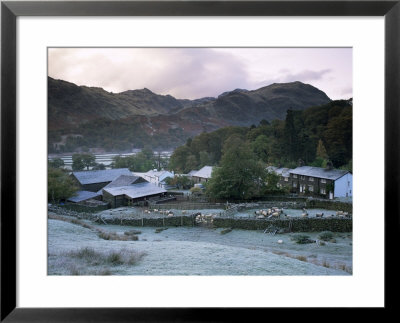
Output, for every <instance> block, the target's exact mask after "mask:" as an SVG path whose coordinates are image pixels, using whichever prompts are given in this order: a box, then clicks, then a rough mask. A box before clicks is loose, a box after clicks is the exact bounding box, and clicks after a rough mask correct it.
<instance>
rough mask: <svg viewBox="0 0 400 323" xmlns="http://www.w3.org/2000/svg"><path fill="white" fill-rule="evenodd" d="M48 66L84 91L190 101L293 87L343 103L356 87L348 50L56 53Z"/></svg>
mask: <svg viewBox="0 0 400 323" xmlns="http://www.w3.org/2000/svg"><path fill="white" fill-rule="evenodd" d="M48 64H49V68H48V73H49V76H51V77H53V78H56V79H62V80H66V81H69V82H73V83H75V84H78V85H86V86H96V87H102V88H104V89H105V90H107V91H112V92H122V91H127V90H134V89H142V88H144V87H146V88H148V89H150V90H151V91H153V92H155V93H159V94H164V95H165V94H170V95H173V96H174V97H176V98H188V99H196V98H201V97H204V96H218V95H219V94H221V93H222V92H225V91H230V90H233V89H236V88H245V89H248V90H254V89H257V88H260V87H263V86H266V85H269V84H272V83H285V82H293V81H301V82H304V83H309V84H312V85H313V86H315V87H317V88H319V89H321V90H322V91H324V92H326V93H327V94H328V96H329V97H331V98H342V97H343V95H342V94H341V91H345V90H344V87H345V85H348V84H351V83H352V51H351V49H343V48H339V49H335V48H319V49H318V48H180V47H178V48H51V49H49V55H48ZM348 90H349V88H348V89H347V90H346V93H344V94H346V95H347V96H348V93H349V92H348ZM350 91H351V90H350Z"/></svg>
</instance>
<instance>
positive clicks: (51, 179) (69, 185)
mask: <svg viewBox="0 0 400 323" xmlns="http://www.w3.org/2000/svg"><path fill="white" fill-rule="evenodd" d="M77 191H78V187H77V186H76V185H75V183H74V181H73V179H72V178H71V177H70V176H68V174H67V173H66V172H65V171H63V170H62V169H59V168H49V169H48V185H47V198H48V201H49V202H51V203H59V202H60V201H61V200H65V199H67V198H68V197H71V196H74V195H75V193H76V192H77Z"/></svg>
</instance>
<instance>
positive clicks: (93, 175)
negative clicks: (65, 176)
mask: <svg viewBox="0 0 400 323" xmlns="http://www.w3.org/2000/svg"><path fill="white" fill-rule="evenodd" d="M121 175H128V176H131V175H132V173H131V172H130V171H129V169H128V168H115V169H104V170H90V171H79V172H72V174H71V177H72V178H73V179H74V180H75V182H76V183H77V184H78V186H79V187H80V189H81V190H82V191H89V192H98V191H99V190H101V189H102V188H103V187H104V186H106V185H107V184H109V183H111V182H112V181H113V180H115V179H116V178H118V177H119V176H121Z"/></svg>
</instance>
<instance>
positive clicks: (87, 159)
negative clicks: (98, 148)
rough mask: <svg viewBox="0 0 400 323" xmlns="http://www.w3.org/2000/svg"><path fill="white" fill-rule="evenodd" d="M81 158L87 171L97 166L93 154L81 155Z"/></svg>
mask: <svg viewBox="0 0 400 323" xmlns="http://www.w3.org/2000/svg"><path fill="white" fill-rule="evenodd" d="M81 158H82V162H83V165H85V167H86V170H89V167H92V166H95V165H96V157H95V156H94V155H92V154H81Z"/></svg>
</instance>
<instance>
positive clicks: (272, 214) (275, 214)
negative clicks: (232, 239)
mask: <svg viewBox="0 0 400 323" xmlns="http://www.w3.org/2000/svg"><path fill="white" fill-rule="evenodd" d="M144 213H147V214H154V213H159V214H162V215H166V216H168V217H172V216H174V212H173V211H171V210H163V209H148V210H144ZM187 213H188V211H186V210H182V211H181V214H182V215H185V214H187ZM254 214H255V216H256V218H257V219H270V218H281V217H283V218H286V217H288V218H289V217H294V216H291V215H289V214H287V213H286V212H285V211H284V209H283V208H278V207H272V208H269V209H260V210H256V211H254ZM216 216H217V214H213V213H208V214H202V213H200V212H199V213H197V214H196V222H197V223H205V222H207V223H210V222H212V219H213V218H215V217H216ZM308 216H309V214H308V211H307V210H306V209H305V208H303V213H301V217H303V218H305V217H308ZM335 216H337V217H346V218H350V217H351V214H349V213H348V212H344V211H337V212H336V214H330V215H324V213H316V214H315V217H317V218H322V217H325V218H329V217H335Z"/></svg>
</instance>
